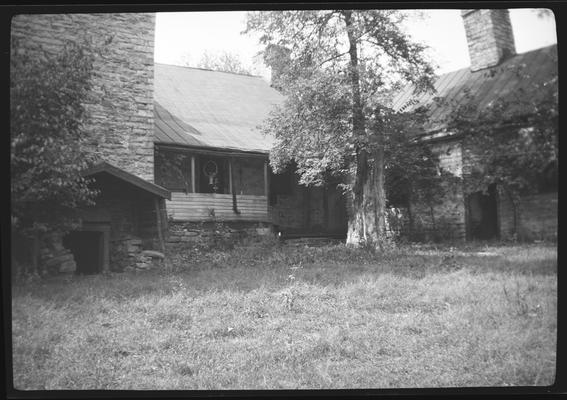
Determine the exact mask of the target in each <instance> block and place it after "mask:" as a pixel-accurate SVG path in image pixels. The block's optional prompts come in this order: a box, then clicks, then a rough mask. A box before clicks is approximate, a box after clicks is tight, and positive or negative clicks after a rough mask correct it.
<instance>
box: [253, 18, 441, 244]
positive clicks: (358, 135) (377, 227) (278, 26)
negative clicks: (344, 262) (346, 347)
mask: <svg viewBox="0 0 567 400" xmlns="http://www.w3.org/2000/svg"><path fill="white" fill-rule="evenodd" d="M405 18H406V14H404V13H403V12H400V11H396V10H361V11H354V10H313V11H270V12H252V13H249V14H248V21H247V29H246V31H245V32H253V31H256V32H261V33H262V36H261V37H260V42H261V43H262V44H263V45H265V53H264V54H265V57H264V60H265V62H266V63H267V64H269V65H270V67H272V71H274V70H275V71H276V75H277V77H278V86H279V87H281V90H282V91H283V93H284V94H285V96H286V100H285V102H284V104H283V106H281V107H279V108H278V109H277V110H276V111H275V112H274V113H273V114H272V116H271V117H270V118H269V120H268V121H267V123H266V125H265V127H264V130H265V131H266V132H267V133H270V134H272V135H273V136H274V137H275V146H274V148H273V150H272V151H271V153H270V163H271V166H272V168H273V169H274V170H276V171H279V170H280V169H282V168H283V167H284V166H285V165H286V164H287V163H289V162H290V161H291V160H295V162H296V163H297V166H298V173H299V175H300V182H301V183H302V184H306V185H309V184H313V185H318V184H321V183H322V181H323V177H324V176H325V174H326V173H328V172H329V171H330V172H332V173H334V174H339V175H343V176H345V178H346V179H347V180H349V187H350V189H351V190H350V193H351V195H352V200H353V201H352V209H351V211H352V212H351V213H350V216H349V224H348V234H347V244H350V245H367V246H369V247H370V248H374V249H380V248H381V247H382V245H383V243H384V242H385V241H386V236H385V219H384V218H385V205H386V199H385V193H384V134H385V132H384V131H383V130H382V129H384V128H387V124H386V125H384V124H382V125H381V124H380V123H379V122H380V119H381V118H382V112H381V110H382V109H383V107H382V105H381V104H380V103H379V102H378V101H377V93H378V92H379V91H384V90H386V89H393V83H394V82H396V81H399V80H405V81H409V82H412V83H414V84H415V85H416V88H417V90H418V91H421V90H427V89H431V87H432V86H431V79H432V76H433V70H432V68H431V67H430V65H429V64H428V63H427V62H426V59H425V56H424V47H423V46H421V45H419V44H416V43H413V42H412V41H411V40H410V39H409V37H408V36H407V35H406V34H405V33H404V32H403V31H402V30H401V29H400V24H401V23H402V22H403V20H404V19H405ZM375 122H377V123H375ZM369 126H380V127H381V128H380V129H369Z"/></svg>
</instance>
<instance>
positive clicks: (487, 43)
mask: <svg viewBox="0 0 567 400" xmlns="http://www.w3.org/2000/svg"><path fill="white" fill-rule="evenodd" d="M461 17H462V18H463V22H464V25H465V32H466V35H467V43H468V45H469V56H470V59H471V71H478V70H481V69H484V68H490V67H494V66H496V65H498V64H499V63H500V62H502V61H504V60H505V59H507V58H509V57H511V56H513V55H515V54H516V46H515V45H514V34H513V33H512V24H511V23H510V15H509V13H508V10H506V9H502V10H462V11H461Z"/></svg>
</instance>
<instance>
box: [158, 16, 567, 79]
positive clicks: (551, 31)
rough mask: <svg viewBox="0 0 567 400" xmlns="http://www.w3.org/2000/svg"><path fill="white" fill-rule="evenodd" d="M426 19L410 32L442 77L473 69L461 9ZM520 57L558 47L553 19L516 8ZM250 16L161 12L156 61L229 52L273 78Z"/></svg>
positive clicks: (187, 60)
mask: <svg viewBox="0 0 567 400" xmlns="http://www.w3.org/2000/svg"><path fill="white" fill-rule="evenodd" d="M423 11H424V14H425V18H423V19H416V20H412V22H411V23H410V24H408V26H407V29H408V33H409V34H410V35H411V36H412V37H413V38H414V40H417V41H419V42H422V43H424V44H426V45H427V46H429V47H430V50H429V52H430V53H429V54H430V57H431V59H432V60H433V61H434V62H435V63H436V64H437V73H439V74H442V73H446V72H450V71H454V70H457V69H460V68H465V67H467V66H468V65H469V64H470V61H469V57H468V50H467V42H466V37H465V30H464V28H463V24H462V18H461V15H460V10H454V9H453V10H442V9H438V10H423ZM510 20H511V22H512V30H513V32H514V38H515V42H516V52H517V53H523V52H526V51H529V50H533V49H536V48H539V47H544V46H547V45H550V44H553V43H557V37H556V29H555V20H554V18H553V17H543V18H542V17H538V14H537V12H536V10H534V9H511V10H510ZM245 21H246V12H245V11H224V12H220V11H209V12H177V13H157V15H156V33H155V53H154V59H155V61H156V62H158V63H163V64H174V65H193V66H195V65H196V64H197V62H198V61H199V60H200V59H201V57H202V55H203V53H204V52H208V53H209V54H215V53H222V52H230V53H236V54H238V55H239V57H240V60H241V61H242V63H243V64H244V65H245V66H247V67H248V68H249V69H251V70H252V72H253V73H254V74H256V75H261V76H263V77H264V78H265V79H267V80H268V79H269V75H270V74H269V69H268V68H266V67H265V66H263V65H262V63H261V60H260V58H259V57H257V56H256V54H257V53H258V51H260V50H261V47H260V45H259V44H258V41H257V37H255V36H251V35H246V34H241V32H242V31H243V30H244V29H245V26H246V22H245Z"/></svg>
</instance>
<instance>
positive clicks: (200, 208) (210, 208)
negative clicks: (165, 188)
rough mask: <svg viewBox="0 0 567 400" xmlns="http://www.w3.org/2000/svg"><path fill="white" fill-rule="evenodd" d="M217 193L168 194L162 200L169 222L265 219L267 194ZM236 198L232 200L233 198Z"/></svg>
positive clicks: (266, 218) (264, 220) (260, 220)
mask: <svg viewBox="0 0 567 400" xmlns="http://www.w3.org/2000/svg"><path fill="white" fill-rule="evenodd" d="M234 196H235V197H236V198H235V199H233V195H232V194H220V193H179V192H173V193H171V200H166V207H167V214H168V216H169V217H170V218H171V219H172V220H173V221H210V220H211V219H212V218H213V217H214V218H216V219H218V220H224V221H259V222H269V217H268V197H267V196H254V195H242V194H239V195H234ZM234 200H236V201H234Z"/></svg>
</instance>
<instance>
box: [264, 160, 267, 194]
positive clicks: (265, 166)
mask: <svg viewBox="0 0 567 400" xmlns="http://www.w3.org/2000/svg"><path fill="white" fill-rule="evenodd" d="M264 196H266V197H268V161H267V160H266V161H264Z"/></svg>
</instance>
